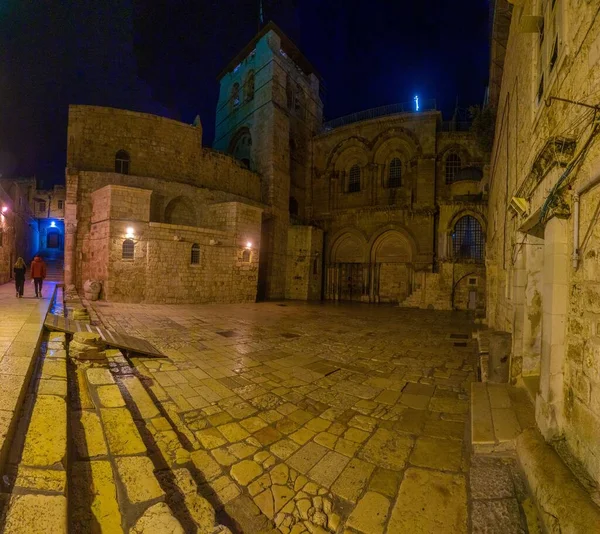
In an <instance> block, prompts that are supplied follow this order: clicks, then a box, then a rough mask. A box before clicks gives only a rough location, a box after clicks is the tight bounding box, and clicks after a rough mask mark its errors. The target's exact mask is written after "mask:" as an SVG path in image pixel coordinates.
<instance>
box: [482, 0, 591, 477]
mask: <svg viewBox="0 0 600 534" xmlns="http://www.w3.org/2000/svg"><path fill="white" fill-rule="evenodd" d="M553 5H554V6H555V7H553V9H557V10H558V14H559V16H558V17H557V19H556V20H557V24H556V26H554V25H552V26H551V25H547V26H546V28H547V30H548V31H547V35H546V36H545V37H546V38H545V42H547V43H549V44H548V46H550V45H552V44H553V43H554V42H557V43H558V48H557V53H556V56H555V58H554V59H553V63H552V68H550V65H545V66H544V68H545V70H544V71H543V73H544V80H543V84H542V83H541V77H540V73H539V72H538V71H537V69H536V68H532V65H537V64H538V59H539V57H538V55H539V34H538V33H537V32H536V31H535V28H534V29H533V31H532V30H531V29H530V30H529V31H528V30H527V28H526V27H524V26H523V24H524V23H525V22H526V21H527V20H528V19H527V17H529V16H531V15H538V13H536V12H534V11H533V9H534V6H533V4H532V3H529V2H528V3H525V4H524V5H523V6H519V7H517V6H515V10H514V11H513V14H512V21H511V27H510V33H509V36H508V43H507V52H506V57H505V62H504V69H503V78H502V88H501V91H500V95H499V99H498V101H499V104H498V110H497V113H496V115H497V123H496V136H495V141H494V149H493V154H492V158H491V160H492V167H491V170H490V194H489V216H488V221H489V229H488V233H487V234H488V247H487V258H486V264H487V284H488V288H487V300H488V306H487V313H488V317H487V320H488V323H489V325H490V326H491V327H492V328H494V329H498V330H505V331H508V332H511V333H512V334H513V365H512V368H513V371H516V373H514V372H513V378H518V377H519V376H520V375H521V374H523V375H527V374H537V373H539V375H540V388H539V391H538V392H537V397H536V421H537V424H538V426H539V428H540V430H541V431H542V433H543V434H544V435H545V436H546V437H547V438H556V437H565V438H566V440H567V445H568V446H569V448H570V449H571V451H572V452H573V453H574V455H575V456H576V458H578V459H579V460H580V461H581V462H582V463H583V465H584V466H585V467H586V468H587V469H588V471H589V473H590V474H591V475H592V477H593V478H594V479H595V480H596V481H598V482H600V450H599V448H598V443H600V403H599V401H598V399H599V398H600V392H598V383H599V382H598V380H599V378H600V375H598V361H600V354H599V353H598V352H597V351H596V345H597V340H598V339H600V337H599V336H598V331H597V326H598V318H599V317H600V307H598V306H597V305H596V302H597V300H598V295H599V293H598V287H597V283H596V281H597V277H596V275H597V273H596V267H595V265H596V263H597V259H596V255H597V249H599V246H600V245H599V243H600V239H599V238H600V235H597V231H596V230H595V229H596V227H597V226H598V224H597V219H596V213H597V205H598V201H599V200H600V196H599V195H600V193H598V186H596V187H594V188H591V189H590V190H589V191H587V192H585V193H584V194H582V196H581V221H580V241H579V243H575V242H574V238H573V230H574V217H573V209H574V207H575V205H574V202H573V193H574V192H577V191H578V190H579V188H580V187H581V185H582V184H584V183H586V182H587V181H588V180H592V179H594V178H596V177H597V176H598V175H599V174H600V145H598V142H597V135H595V134H594V135H593V136H592V137H591V138H590V135H592V131H593V123H592V115H591V114H590V113H589V111H588V109H586V108H585V107H582V106H577V105H574V104H570V103H566V102H559V101H552V100H548V101H547V103H548V105H545V104H546V99H548V98H549V97H550V96H555V95H560V96H561V97H563V98H567V99H571V100H574V101H578V102H595V98H596V96H595V95H597V93H598V91H599V90H600V75H599V74H600V37H598V36H599V35H600V21H599V20H598V19H597V17H595V14H596V12H597V10H598V9H599V8H600V1H598V0H593V1H591V2H587V3H585V2H584V3H582V2H577V1H575V0H558V1H557V2H556V3H554V4H553ZM554 28H556V30H557V34H556V36H554V35H552V34H551V33H550V32H552V31H554ZM555 37H556V41H555ZM551 57H553V56H552V54H550V53H549V54H548V55H547V56H546V58H547V60H549V59H550V58H551ZM588 139H591V141H590V143H589V149H588V150H587V152H586V153H585V157H584V158H583V160H582V161H581V162H580V164H579V165H577V166H576V167H575V168H574V169H573V171H572V172H571V174H570V176H569V179H568V180H567V181H566V182H564V185H567V184H568V188H562V189H561V190H559V191H558V195H557V196H555V197H554V199H553V200H554V202H552V203H551V205H550V209H548V210H545V213H544V216H543V217H540V215H541V212H542V208H543V207H544V206H546V207H547V206H548V205H547V204H546V201H547V199H548V196H549V192H550V191H551V190H552V189H553V188H554V186H555V185H556V184H557V182H558V181H559V179H560V178H561V176H562V175H563V173H564V170H565V166H564V164H565V163H566V162H568V161H570V160H571V159H572V158H573V155H574V154H575V153H576V152H578V151H579V150H580V149H581V147H583V146H585V145H586V143H587V141H588ZM556 147H559V149H558V150H557V148H556ZM560 147H562V148H560ZM512 197H518V198H523V199H525V200H526V201H527V202H528V204H529V206H528V209H527V210H526V212H525V213H519V214H517V213H515V212H513V211H511V210H510V209H508V208H507V206H508V204H509V202H510V199H511V198H512ZM574 253H575V254H578V255H579V258H580V259H579V261H578V265H577V266H574V265H573V262H572V257H573V254H574Z"/></svg>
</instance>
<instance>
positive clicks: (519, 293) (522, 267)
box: [510, 232, 527, 379]
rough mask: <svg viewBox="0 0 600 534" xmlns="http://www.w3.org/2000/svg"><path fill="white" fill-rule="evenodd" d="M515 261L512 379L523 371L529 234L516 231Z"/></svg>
mask: <svg viewBox="0 0 600 534" xmlns="http://www.w3.org/2000/svg"><path fill="white" fill-rule="evenodd" d="M516 238H517V243H516V249H515V253H514V254H515V258H514V259H515V263H514V265H513V270H512V277H513V294H512V295H511V298H512V299H513V310H514V315H513V330H512V332H513V336H512V354H511V358H510V379H516V378H517V377H518V376H520V375H521V374H522V371H523V331H524V327H525V288H526V286H527V269H526V264H525V257H526V250H525V247H526V246H527V244H526V241H527V234H523V233H521V232H517V233H516Z"/></svg>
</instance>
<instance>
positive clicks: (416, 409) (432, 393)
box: [94, 302, 529, 534]
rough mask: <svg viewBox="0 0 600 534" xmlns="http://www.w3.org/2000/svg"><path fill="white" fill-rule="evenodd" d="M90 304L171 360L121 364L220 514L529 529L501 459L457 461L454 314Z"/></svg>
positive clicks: (469, 372)
mask: <svg viewBox="0 0 600 534" xmlns="http://www.w3.org/2000/svg"><path fill="white" fill-rule="evenodd" d="M94 309H95V311H96V313H97V314H98V316H99V318H100V319H101V320H102V321H103V322H104V324H105V326H107V327H109V328H114V329H115V330H118V331H122V332H126V333H128V334H130V335H135V336H140V337H144V338H145V339H147V340H149V341H150V342H152V343H154V344H155V345H156V346H158V347H159V348H161V349H163V350H164V352H165V353H166V354H167V355H168V356H169V359H168V360H165V359H148V358H133V359H132V362H133V364H134V368H135V372H136V373H137V374H138V375H139V376H140V377H141V378H142V381H143V383H144V384H145V385H146V387H147V388H148V391H149V393H150V394H151V396H152V397H153V398H154V400H155V402H156V403H157V404H158V405H159V408H160V410H161V413H163V414H170V416H171V417H172V418H175V419H177V420H175V421H173V422H174V423H175V425H176V426H177V428H178V430H179V431H180V432H181V433H182V434H183V435H185V437H186V440H187V441H188V444H189V447H190V448H191V449H194V450H195V451H196V452H194V453H193V456H192V457H193V459H194V464H195V465H196V467H197V468H198V469H199V470H200V471H201V472H202V475H203V477H204V479H205V481H206V483H205V485H204V487H203V491H204V492H205V493H209V494H211V495H212V497H213V502H216V503H217V507H218V508H221V509H222V511H223V512H224V513H228V511H229V510H230V509H232V507H234V506H238V505H239V504H240V503H242V504H243V505H244V506H246V507H249V508H255V509H256V507H258V509H260V511H261V512H262V514H264V516H266V517H268V518H269V519H270V520H272V521H273V523H274V525H275V526H276V527H277V528H278V529H279V531H281V532H283V533H293V534H301V533H304V532H310V533H315V532H317V533H326V532H342V531H344V532H363V533H366V534H378V533H383V532H389V533H397V532H413V533H429V532H435V533H440V532H448V533H460V532H469V531H471V532H489V533H492V532H502V533H509V532H527V523H526V521H525V517H526V515H527V512H528V510H527V506H528V502H529V501H528V500H527V493H526V490H525V487H524V484H523V482H522V477H521V475H520V473H519V471H518V469H517V468H516V464H515V461H514V460H513V459H511V458H510V457H507V458H477V459H476V460H475V461H473V462H472V461H471V458H470V454H469V447H470V440H469V437H468V426H469V425H468V410H469V398H468V394H469V393H468V392H469V390H470V389H469V388H470V383H471V381H473V380H474V371H473V363H474V361H475V344H474V342H473V341H472V340H471V339H470V337H471V332H472V330H473V328H474V326H473V324H472V322H471V320H470V319H469V318H468V316H467V315H464V314H459V313H451V312H434V311H421V310H405V309H399V308H391V307H374V306H368V305H334V304H306V303H295V302H286V303H263V304H247V305H211V306H166V305H165V306H149V305H126V304H107V303H101V302H99V303H94ZM159 419H160V418H159ZM154 431H155V432H159V431H160V429H159V428H156V429H154ZM258 509H257V510H256V512H257V513H258ZM249 515H252V511H251V510H250V512H249ZM251 530H252V529H251V528H250V527H247V528H246V530H245V531H246V532H251Z"/></svg>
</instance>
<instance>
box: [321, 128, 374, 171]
mask: <svg viewBox="0 0 600 534" xmlns="http://www.w3.org/2000/svg"><path fill="white" fill-rule="evenodd" d="M369 153H370V148H369V142H368V140H367V139H365V138H364V137H359V136H353V137H349V138H347V139H344V140H343V141H341V142H340V143H338V144H337V145H336V146H335V147H334V148H333V149H332V150H331V152H330V153H329V156H328V157H327V164H326V166H325V167H326V169H327V171H326V172H331V171H340V170H345V169H346V167H348V168H350V167H351V166H352V165H351V164H350V165H346V164H343V163H342V164H340V160H341V161H342V162H343V161H344V160H345V159H346V158H347V157H348V155H351V154H362V156H361V157H360V158H359V159H360V160H361V161H362V165H363V166H364V165H366V164H367V163H369V159H370V158H369ZM342 156H344V157H343V158H342Z"/></svg>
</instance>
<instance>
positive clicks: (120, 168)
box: [115, 150, 131, 174]
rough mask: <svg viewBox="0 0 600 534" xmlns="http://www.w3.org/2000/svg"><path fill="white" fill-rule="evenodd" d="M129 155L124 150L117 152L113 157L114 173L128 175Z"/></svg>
mask: <svg viewBox="0 0 600 534" xmlns="http://www.w3.org/2000/svg"><path fill="white" fill-rule="evenodd" d="M130 161H131V160H130V158H129V153H128V152H126V151H125V150H119V151H118V152H117V153H116V155H115V172H118V173H120V174H129V163H130Z"/></svg>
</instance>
